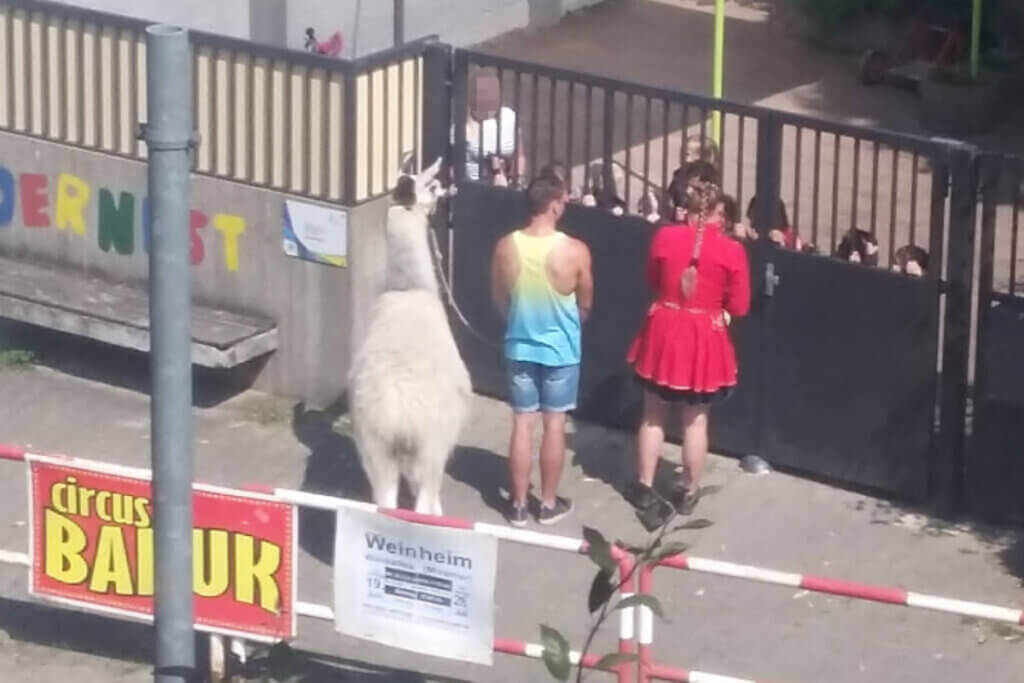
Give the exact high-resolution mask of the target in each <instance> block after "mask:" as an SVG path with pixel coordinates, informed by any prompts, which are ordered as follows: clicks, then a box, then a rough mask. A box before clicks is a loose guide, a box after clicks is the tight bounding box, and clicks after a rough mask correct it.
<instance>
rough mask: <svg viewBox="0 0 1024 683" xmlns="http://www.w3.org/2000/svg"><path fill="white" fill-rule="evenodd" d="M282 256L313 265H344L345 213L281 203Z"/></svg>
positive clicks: (288, 201)
mask: <svg viewBox="0 0 1024 683" xmlns="http://www.w3.org/2000/svg"><path fill="white" fill-rule="evenodd" d="M284 253H286V254H288V255H289V256H297V257H298V258H302V259H306V260H307V261H315V262H316V263H327V264H330V265H332V266H342V267H344V266H346V265H348V212H347V211H343V210H340V209H332V208H329V207H326V206H320V205H318V204H307V203H305V202H297V201H295V200H293V199H288V200H285V203H284Z"/></svg>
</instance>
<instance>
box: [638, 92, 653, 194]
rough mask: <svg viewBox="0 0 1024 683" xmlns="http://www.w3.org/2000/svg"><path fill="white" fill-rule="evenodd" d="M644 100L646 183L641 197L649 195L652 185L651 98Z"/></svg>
mask: <svg viewBox="0 0 1024 683" xmlns="http://www.w3.org/2000/svg"><path fill="white" fill-rule="evenodd" d="M644 101H645V103H646V105H645V108H644V184H643V192H642V193H641V195H640V196H641V197H646V196H647V191H648V190H649V189H650V186H651V98H650V97H645V98H644Z"/></svg>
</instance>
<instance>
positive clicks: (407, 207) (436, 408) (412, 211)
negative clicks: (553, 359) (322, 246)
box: [348, 159, 472, 515]
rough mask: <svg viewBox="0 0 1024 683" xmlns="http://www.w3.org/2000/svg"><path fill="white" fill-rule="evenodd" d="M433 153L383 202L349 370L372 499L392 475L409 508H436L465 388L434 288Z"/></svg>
mask: <svg viewBox="0 0 1024 683" xmlns="http://www.w3.org/2000/svg"><path fill="white" fill-rule="evenodd" d="M440 165H441V160H440V159H438V160H437V161H436V162H435V163H434V165H433V166H431V167H430V168H429V169H427V170H426V171H424V172H423V173H422V174H420V175H419V176H418V177H415V178H413V177H411V176H408V175H403V176H402V177H401V178H400V179H399V181H398V186H397V188H396V189H395V192H394V194H393V198H394V199H395V202H396V203H395V205H394V206H391V207H390V208H389V209H388V214H387V225H386V239H387V270H386V276H385V284H384V291H383V293H382V294H381V295H380V296H379V297H378V298H377V300H376V303H375V304H374V307H373V310H372V312H371V314H370V321H369V324H368V326H367V330H366V336H365V338H364V339H363V340H362V343H361V344H359V346H358V351H357V352H356V354H355V357H354V358H353V361H352V370H351V372H350V374H349V384H348V387H349V399H350V408H351V414H352V423H353V429H354V435H355V441H356V446H357V447H358V449H359V456H360V458H361V460H362V463H363V469H364V470H366V475H367V477H368V478H369V480H370V485H371V486H372V487H373V497H374V502H376V503H377V505H380V506H382V507H386V508H394V507H397V506H398V487H399V481H400V477H402V476H404V477H405V479H406V481H407V482H408V483H409V485H410V487H411V488H412V491H413V495H415V497H416V511H417V512H422V513H426V514H433V515H440V514H441V483H442V480H443V478H444V470H445V465H446V464H447V462H448V458H449V456H450V455H451V452H452V449H453V448H454V447H455V444H456V442H457V440H458V438H459V434H460V432H461V430H462V425H463V422H464V421H465V418H466V413H467V411H468V408H469V401H470V396H471V393H472V389H471V387H470V382H469V371H468V370H467V369H466V365H465V363H463V362H462V357H461V356H460V355H459V350H458V348H457V347H456V346H455V339H454V338H453V337H452V332H451V328H449V326H448V316H447V314H446V312H445V306H444V303H443V302H442V300H441V295H440V293H439V289H438V283H437V276H436V274H435V271H434V266H433V260H432V259H431V248H430V244H429V241H428V239H429V238H428V231H429V230H430V227H429V220H428V219H429V216H430V214H431V213H432V212H433V211H434V209H435V207H436V205H437V200H438V197H439V196H440V194H442V193H443V190H442V189H441V187H440V183H439V182H438V181H437V179H436V176H437V172H438V169H439V168H440Z"/></svg>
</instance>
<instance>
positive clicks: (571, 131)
mask: <svg viewBox="0 0 1024 683" xmlns="http://www.w3.org/2000/svg"><path fill="white" fill-rule="evenodd" d="M565 85H566V88H567V89H568V93H567V95H568V97H569V102H568V104H567V107H568V113H567V114H566V116H565V124H566V125H565V131H566V135H565V161H564V162H563V163H564V164H565V175H566V177H565V184H566V188H565V189H566V192H569V193H570V194H571V193H572V181H573V177H572V169H573V164H572V148H573V142H574V141H575V136H576V127H575V121H574V120H573V119H574V118H575V117H574V114H575V112H574V109H575V107H574V106H573V104H574V101H575V99H576V84H575V83H573V82H572V81H566V82H565Z"/></svg>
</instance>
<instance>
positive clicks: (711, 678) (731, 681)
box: [690, 671, 757, 683]
mask: <svg viewBox="0 0 1024 683" xmlns="http://www.w3.org/2000/svg"><path fill="white" fill-rule="evenodd" d="M690 683H757V682H756V681H753V680H751V679H749V678H733V677H732V676H719V675H718V674H708V673H704V672H703V671H691V672H690Z"/></svg>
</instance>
